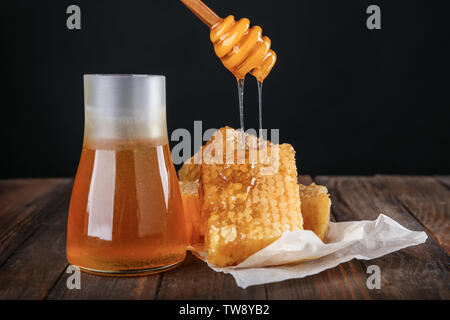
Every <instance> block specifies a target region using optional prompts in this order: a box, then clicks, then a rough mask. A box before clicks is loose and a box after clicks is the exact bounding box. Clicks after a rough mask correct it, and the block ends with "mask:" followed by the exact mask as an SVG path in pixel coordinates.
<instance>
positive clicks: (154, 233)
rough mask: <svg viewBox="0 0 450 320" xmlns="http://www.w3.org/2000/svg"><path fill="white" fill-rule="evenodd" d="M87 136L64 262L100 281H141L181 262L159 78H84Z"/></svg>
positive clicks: (179, 216) (178, 211) (178, 209)
mask: <svg viewBox="0 0 450 320" xmlns="http://www.w3.org/2000/svg"><path fill="white" fill-rule="evenodd" d="M84 91H85V130H84V140H83V149H82V152H81V159H80V162H79V166H78V170H77V173H76V177H75V181H74V186H73V191H72V197H71V200H70V208H69V219H68V227H67V259H68V260H69V262H70V263H71V264H72V265H75V266H78V267H80V268H81V269H82V270H84V271H87V272H91V273H96V274H103V275H143V274H151V273H156V272H161V271H165V270H168V269H170V268H173V267H175V266H177V265H178V264H180V263H181V262H182V261H183V260H184V258H185V255H186V239H185V227H184V219H183V205H182V200H181V195H180V190H179V186H178V180H177V177H176V173H175V168H174V166H173V163H172V158H171V154H170V149H169V144H168V136H167V126H166V97H165V77H164V76H156V75H85V76H84Z"/></svg>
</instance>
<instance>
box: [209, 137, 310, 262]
mask: <svg viewBox="0 0 450 320" xmlns="http://www.w3.org/2000/svg"><path fill="white" fill-rule="evenodd" d="M229 131H230V133H231V134H227V135H226V138H224V139H223V145H226V148H225V150H229V149H228V146H230V145H232V144H233V143H239V141H241V140H242V139H241V137H242V136H241V135H240V134H239V133H238V132H237V131H235V130H229ZM252 137H254V136H250V135H249V136H246V137H245V139H246V141H247V139H248V141H249V142H248V143H246V146H245V150H244V151H245V152H241V153H243V154H239V153H240V152H239V148H240V147H239V146H238V147H236V150H234V151H233V152H232V153H230V152H228V151H225V152H223V153H222V154H218V152H217V149H216V150H215V151H216V152H212V153H211V155H208V154H205V153H206V152H204V154H203V164H202V172H201V188H202V192H201V194H200V202H201V206H202V216H203V217H205V218H206V219H207V222H206V232H205V248H206V250H207V253H208V261H209V262H210V263H212V264H215V265H216V266H219V267H224V266H231V265H236V264H238V263H240V262H242V261H243V260H245V259H246V258H247V257H249V256H250V255H252V254H253V253H255V252H257V251H259V250H260V249H262V248H264V247H265V246H267V245H268V244H270V243H272V242H273V241H275V240H276V239H278V238H279V237H280V236H281V235H282V234H283V232H285V231H288V230H295V229H302V228H303V221H302V215H301V211H300V197H299V189H298V188H299V187H298V185H297V168H296V165H295V151H294V149H293V148H292V146H291V145H289V144H282V145H273V144H269V145H267V146H266V148H264V147H254V146H257V145H258V143H256V144H255V141H253V143H252V142H251V140H252ZM219 141H220V140H219V139H216V142H219ZM205 150H206V149H205ZM255 150H256V152H257V155H258V161H252V156H251V155H252V154H254V153H253V152H255ZM264 155H269V156H268V157H265V156H264ZM221 157H222V159H223V161H224V162H225V159H226V158H227V157H228V158H227V159H234V160H235V162H236V163H234V164H227V163H222V164H220V163H219V164H217V163H212V162H213V161H212V160H213V159H215V160H218V159H220V158H221ZM264 159H266V160H270V161H268V162H266V163H265V161H264ZM244 160H245V161H244ZM240 161H241V162H244V163H241V164H239V162H240ZM208 162H209V163H210V164H208Z"/></svg>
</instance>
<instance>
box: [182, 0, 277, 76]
mask: <svg viewBox="0 0 450 320" xmlns="http://www.w3.org/2000/svg"><path fill="white" fill-rule="evenodd" d="M181 2H183V4H184V5H185V6H186V7H188V9H189V10H191V11H192V12H193V13H194V14H195V15H196V16H197V17H198V18H199V19H200V20H201V21H202V22H203V23H205V24H206V25H207V26H208V27H209V28H210V29H211V31H210V39H211V42H212V43H213V44H214V51H215V53H216V55H217V56H218V57H219V59H220V60H221V61H222V63H223V65H224V66H225V67H226V68H227V69H228V70H229V71H231V73H233V74H234V75H235V77H236V78H237V79H238V80H241V79H244V78H245V75H246V74H247V73H249V72H250V73H251V74H252V75H253V76H255V77H256V79H258V81H260V82H261V83H262V82H263V80H264V79H265V78H266V77H267V75H268V74H269V72H270V70H272V68H273V66H274V64H275V62H276V60H277V56H276V54H275V52H274V51H273V50H271V49H270V39H269V38H268V37H265V36H262V29H261V27H259V26H253V27H251V28H250V21H249V20H248V19H247V18H242V19H240V20H239V21H235V20H234V17H233V16H232V15H229V16H228V17H226V18H224V19H222V18H220V17H219V16H218V15H217V14H216V13H215V12H214V11H212V10H211V9H210V8H209V7H208V6H207V5H206V4H204V3H203V2H202V1H200V0H181Z"/></svg>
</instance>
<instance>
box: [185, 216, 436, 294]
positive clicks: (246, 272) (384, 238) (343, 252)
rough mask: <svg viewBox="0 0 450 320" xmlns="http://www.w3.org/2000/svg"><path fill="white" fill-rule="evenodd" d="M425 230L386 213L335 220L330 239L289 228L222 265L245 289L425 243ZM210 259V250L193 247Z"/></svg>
mask: <svg viewBox="0 0 450 320" xmlns="http://www.w3.org/2000/svg"><path fill="white" fill-rule="evenodd" d="M427 238H428V236H427V234H426V233H425V232H423V231H421V232H419V231H411V230H408V229H406V228H404V227H403V226H401V225H400V224H399V223H397V222H395V221H394V220H393V219H391V218H389V217H388V216H386V215H384V214H380V215H379V216H378V218H377V219H376V220H373V221H368V220H362V221H351V222H331V223H330V231H329V233H328V242H327V243H323V242H322V240H320V239H319V237H317V236H316V235H315V234H314V232H312V231H309V230H296V231H289V232H285V233H284V234H283V235H282V236H281V238H279V239H278V240H276V241H274V242H273V243H271V244H270V245H268V246H267V247H265V248H263V249H261V250H260V251H258V252H256V253H255V254H253V255H251V256H250V257H248V258H247V259H246V260H245V261H243V262H241V263H240V264H239V265H237V266H233V267H227V268H218V267H215V266H214V265H212V264H209V263H208V265H209V266H210V267H211V268H212V269H213V270H215V271H217V272H223V273H229V274H231V275H232V276H233V277H234V279H235V281H236V283H237V285H238V286H239V287H241V288H243V289H245V288H247V287H249V286H254V285H258V284H265V283H271V282H277V281H283V280H287V279H294V278H303V277H307V276H310V275H313V274H317V273H320V272H322V271H324V270H326V269H330V268H334V267H335V266H337V265H339V264H341V263H344V262H347V261H349V260H352V259H354V258H356V259H361V260H370V259H375V258H378V257H381V256H384V255H386V254H388V253H391V252H394V251H397V250H400V249H403V248H406V247H409V246H414V245H418V244H421V243H424V242H425V241H426V239H427ZM190 249H191V251H193V252H194V253H195V254H196V255H197V256H199V257H200V258H201V259H203V260H204V261H206V262H207V259H206V253H205V252H202V251H198V250H196V249H195V248H192V247H191V248H190Z"/></svg>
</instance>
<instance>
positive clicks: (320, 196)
mask: <svg viewBox="0 0 450 320" xmlns="http://www.w3.org/2000/svg"><path fill="white" fill-rule="evenodd" d="M300 199H301V201H302V204H301V208H302V215H303V228H304V229H305V230H312V231H313V232H314V233H315V234H316V235H317V236H318V237H319V238H320V239H321V240H322V241H323V242H326V238H327V235H328V230H329V227H330V206H331V200H330V197H329V195H328V190H327V188H326V187H324V186H320V185H316V184H315V183H312V184H311V185H309V186H304V185H302V184H301V185H300Z"/></svg>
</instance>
